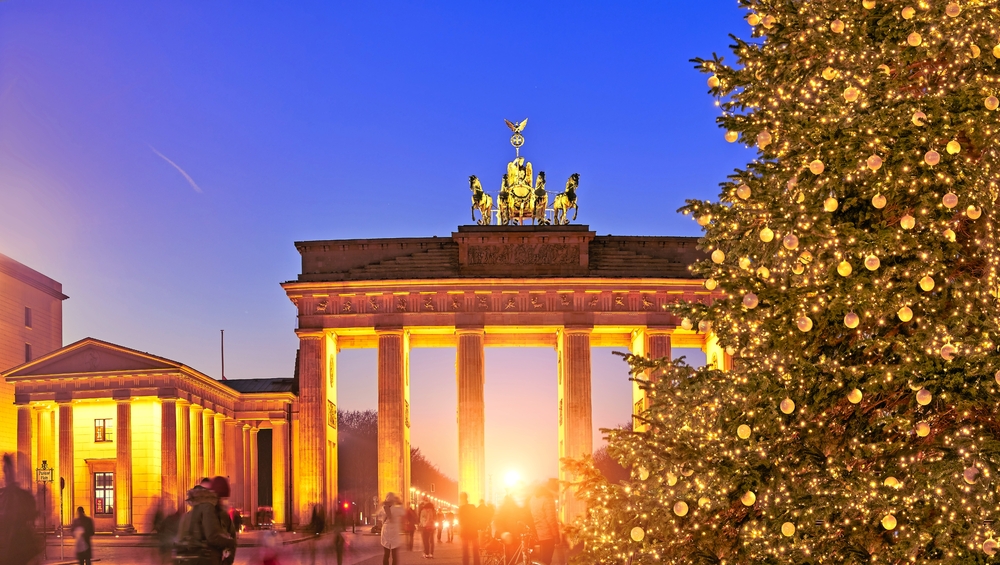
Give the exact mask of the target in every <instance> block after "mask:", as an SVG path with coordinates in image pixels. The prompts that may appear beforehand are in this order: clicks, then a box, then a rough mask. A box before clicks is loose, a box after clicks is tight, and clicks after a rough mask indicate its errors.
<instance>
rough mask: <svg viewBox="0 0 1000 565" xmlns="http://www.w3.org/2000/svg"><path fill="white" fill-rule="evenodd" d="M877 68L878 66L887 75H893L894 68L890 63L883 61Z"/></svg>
mask: <svg viewBox="0 0 1000 565" xmlns="http://www.w3.org/2000/svg"><path fill="white" fill-rule="evenodd" d="M876 68H877V69H878V70H880V71H882V72H883V73H885V74H886V76H889V75H891V74H892V69H890V68H889V65H886V64H885V63H882V64H881V65H879V66H878V67H876Z"/></svg>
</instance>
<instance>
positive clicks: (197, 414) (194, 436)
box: [188, 404, 205, 488]
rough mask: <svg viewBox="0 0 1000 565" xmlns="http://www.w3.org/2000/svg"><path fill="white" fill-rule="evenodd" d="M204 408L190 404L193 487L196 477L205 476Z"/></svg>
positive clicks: (196, 480)
mask: <svg viewBox="0 0 1000 565" xmlns="http://www.w3.org/2000/svg"><path fill="white" fill-rule="evenodd" d="M204 411H205V409H204V408H203V407H201V406H199V405H197V404H192V405H191V480H190V481H189V482H190V483H191V484H190V485H189V486H188V488H191V487H193V486H194V485H195V484H196V483H197V482H198V479H201V478H202V477H204V476H205V447H204V443H205V436H204V431H203V429H202V428H203V427H204V426H203V425H202V424H203V423H204V421H205V420H204V416H202V413H203V412H204Z"/></svg>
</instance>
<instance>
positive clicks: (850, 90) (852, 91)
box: [844, 86, 861, 102]
mask: <svg viewBox="0 0 1000 565" xmlns="http://www.w3.org/2000/svg"><path fill="white" fill-rule="evenodd" d="M860 95H861V91H859V90H858V89H857V88H854V87H853V86H848V87H847V88H845V89H844V100H847V101H848V102H854V101H855V100H857V99H858V96H860Z"/></svg>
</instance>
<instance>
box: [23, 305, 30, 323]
mask: <svg viewBox="0 0 1000 565" xmlns="http://www.w3.org/2000/svg"><path fill="white" fill-rule="evenodd" d="M24 327H26V328H30V327H31V308H30V307H28V306H25V307H24Z"/></svg>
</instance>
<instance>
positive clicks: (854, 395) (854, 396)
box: [847, 389, 864, 404]
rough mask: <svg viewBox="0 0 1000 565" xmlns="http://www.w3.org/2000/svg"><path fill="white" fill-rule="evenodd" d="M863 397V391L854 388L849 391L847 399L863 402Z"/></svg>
mask: <svg viewBox="0 0 1000 565" xmlns="http://www.w3.org/2000/svg"><path fill="white" fill-rule="evenodd" d="M863 397H864V395H863V394H861V391H860V390H858V389H854V390H852V391H851V392H849V393H847V401H848V402H850V403H851V404H857V403H859V402H861V399H862V398H863Z"/></svg>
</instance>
